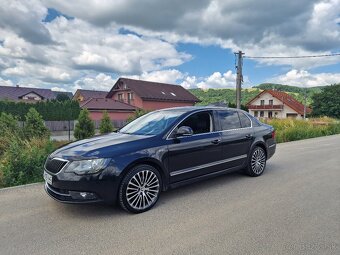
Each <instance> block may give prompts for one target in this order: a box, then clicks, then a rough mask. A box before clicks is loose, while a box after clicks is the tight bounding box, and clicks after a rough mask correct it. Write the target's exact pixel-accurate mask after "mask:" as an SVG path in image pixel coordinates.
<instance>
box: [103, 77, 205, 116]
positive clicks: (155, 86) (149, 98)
mask: <svg viewBox="0 0 340 255" xmlns="http://www.w3.org/2000/svg"><path fill="white" fill-rule="evenodd" d="M106 98H112V99H115V100H117V101H121V102H124V103H127V104H130V105H133V106H135V107H138V108H141V109H144V110H157V109H163V108H169V107H178V106H192V105H194V104H195V103H197V102H199V101H200V100H199V99H198V98H197V97H196V96H194V95H193V94H191V93H190V92H189V91H188V90H186V89H185V88H183V87H182V86H179V85H172V84H165V83H159V82H150V81H142V80H133V79H127V78H120V79H118V81H117V82H116V84H115V85H114V86H113V87H112V89H111V90H110V92H109V93H108V94H107V95H106Z"/></svg>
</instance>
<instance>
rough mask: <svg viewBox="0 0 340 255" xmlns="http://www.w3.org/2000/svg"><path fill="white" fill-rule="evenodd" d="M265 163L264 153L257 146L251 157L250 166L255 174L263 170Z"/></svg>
mask: <svg viewBox="0 0 340 255" xmlns="http://www.w3.org/2000/svg"><path fill="white" fill-rule="evenodd" d="M265 165H266V155H265V153H264V151H263V150H262V149H260V148H257V149H256V150H255V151H254V152H253V155H252V157H251V168H252V170H253V172H254V173H255V174H260V173H262V172H263V170H264V167H265Z"/></svg>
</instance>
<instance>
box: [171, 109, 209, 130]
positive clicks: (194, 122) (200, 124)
mask: <svg viewBox="0 0 340 255" xmlns="http://www.w3.org/2000/svg"><path fill="white" fill-rule="evenodd" d="M182 126H188V127H191V128H192V130H193V131H194V134H202V133H208V132H211V131H213V127H212V118H211V115H210V114H209V113H208V112H199V113H195V114H193V115H191V116H189V117H188V118H186V119H185V120H184V121H183V122H182V123H181V124H179V125H178V128H179V127H182Z"/></svg>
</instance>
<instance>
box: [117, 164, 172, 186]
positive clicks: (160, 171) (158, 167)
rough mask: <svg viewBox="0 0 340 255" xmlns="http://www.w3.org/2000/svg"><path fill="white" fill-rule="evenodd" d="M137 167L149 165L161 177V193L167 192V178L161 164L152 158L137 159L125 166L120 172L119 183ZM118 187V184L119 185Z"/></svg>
mask: <svg viewBox="0 0 340 255" xmlns="http://www.w3.org/2000/svg"><path fill="white" fill-rule="evenodd" d="M137 165H150V166H152V167H154V168H155V169H156V170H157V171H158V172H159V174H160V175H161V178H162V180H161V181H162V191H165V190H167V188H168V177H167V175H166V172H165V169H164V166H163V165H162V163H161V162H159V161H158V160H156V159H154V158H139V159H136V160H135V161H133V162H131V163H130V164H129V165H127V166H126V167H125V168H124V170H123V171H122V178H121V181H120V183H121V182H122V180H123V179H124V177H125V175H126V174H127V173H128V172H129V171H130V170H131V169H132V168H134V167H135V166H137ZM119 185H120V184H119Z"/></svg>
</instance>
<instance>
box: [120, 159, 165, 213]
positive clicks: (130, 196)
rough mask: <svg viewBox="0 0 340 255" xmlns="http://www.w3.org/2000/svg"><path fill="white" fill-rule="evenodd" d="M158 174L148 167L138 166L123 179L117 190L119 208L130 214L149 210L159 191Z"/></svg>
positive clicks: (160, 182)
mask: <svg viewBox="0 0 340 255" xmlns="http://www.w3.org/2000/svg"><path fill="white" fill-rule="evenodd" d="M161 184H162V181H161V177H160V174H159V172H158V171H157V170H156V169H155V168H154V167H152V166H150V165H138V166H136V167H134V168H132V169H131V170H130V171H129V172H128V174H127V175H126V176H125V177H124V179H123V181H122V183H121V185H120V188H119V204H120V206H121V207H122V208H123V209H124V210H126V211H128V212H132V213H142V212H145V211H147V210H149V209H151V208H152V207H153V206H154V205H155V204H156V202H157V200H158V198H159V194H160V191H161Z"/></svg>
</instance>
